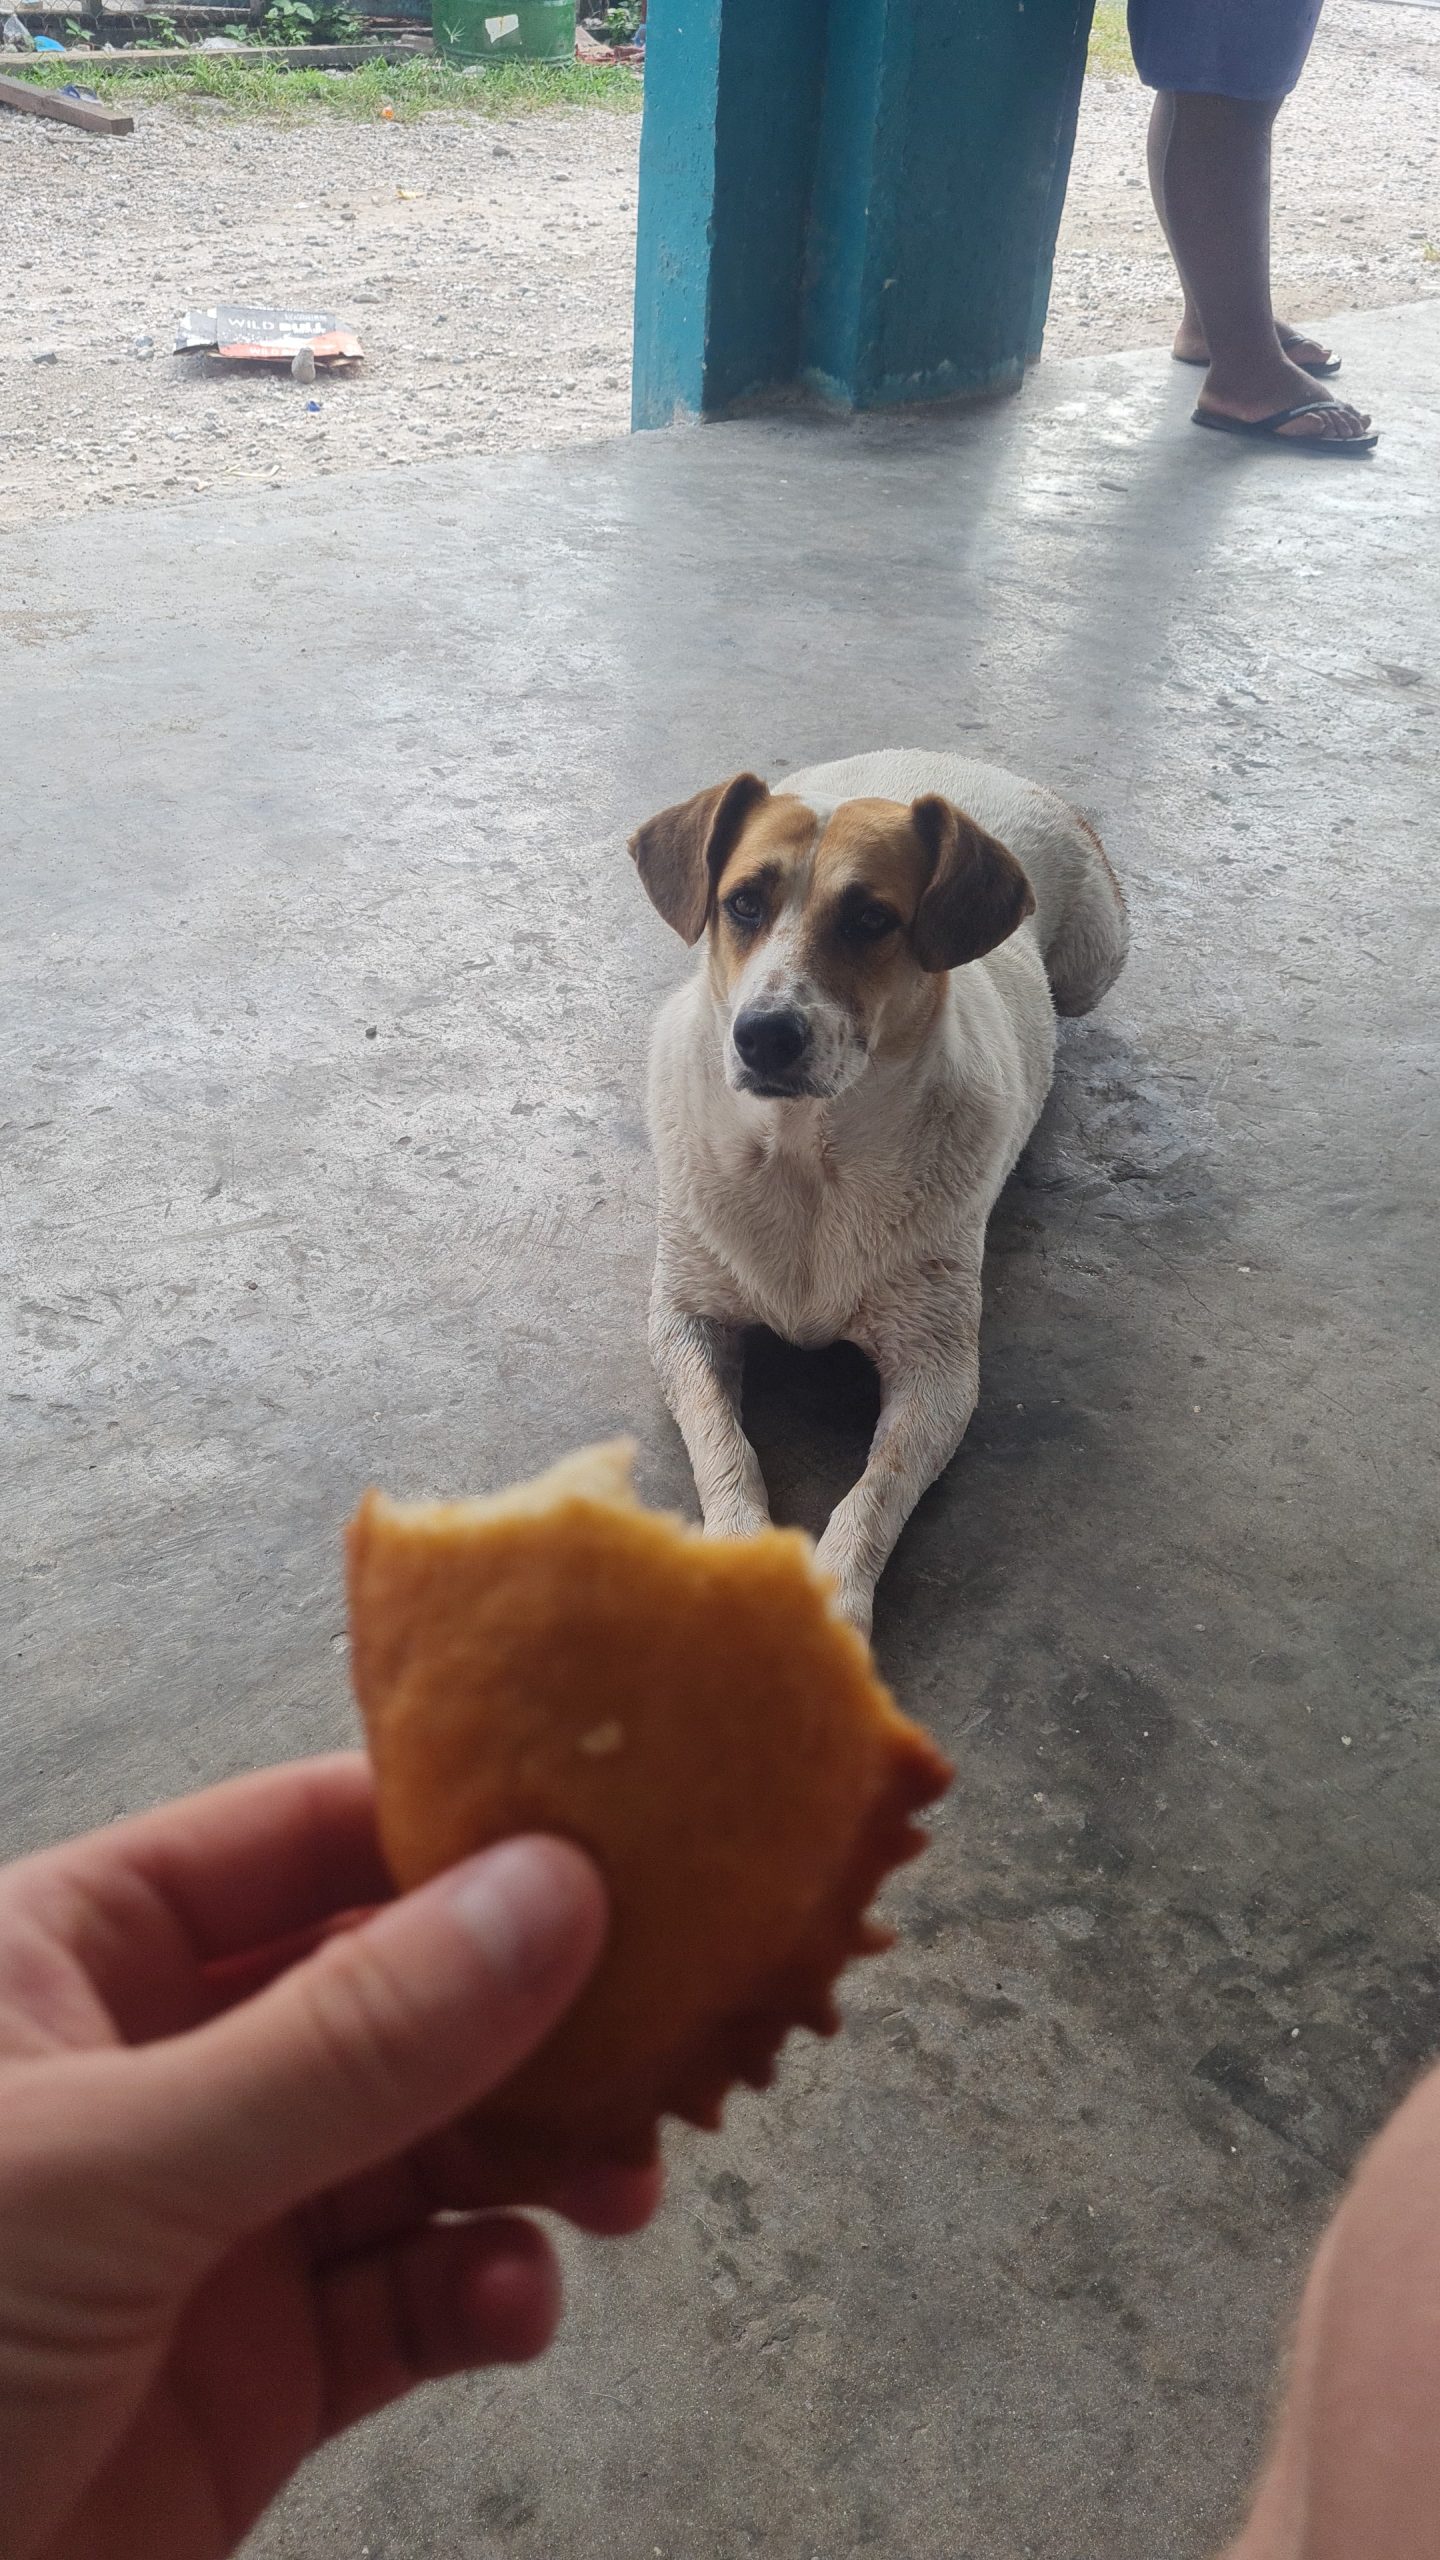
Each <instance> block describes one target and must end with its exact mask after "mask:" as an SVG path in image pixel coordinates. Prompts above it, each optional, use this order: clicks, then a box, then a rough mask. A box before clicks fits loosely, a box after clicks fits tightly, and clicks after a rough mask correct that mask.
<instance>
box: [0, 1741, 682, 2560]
mask: <svg viewBox="0 0 1440 2560" xmlns="http://www.w3.org/2000/svg"><path fill="white" fill-rule="evenodd" d="M377 1905H382V1906H383V1907H382V1908H378V1909H377V1908H375V1906H377ZM604 1932H605V1904H604V1895H603V1890H602V1887H601V1884H600V1880H599V1878H598V1876H597V1875H596V1873H595V1870H594V1868H593V1867H592V1866H591V1864H590V1863H589V1861H588V1860H587V1859H586V1858H585V1857H583V1856H582V1854H581V1853H580V1851H579V1850H577V1849H575V1848H573V1847H571V1846H570V1845H569V1844H568V1843H567V1842H564V1841H559V1840H525V1841H507V1842H505V1843H503V1844H502V1845H501V1846H499V1847H497V1848H494V1849H491V1850H488V1851H486V1852H485V1853H484V1855H482V1856H481V1857H478V1858H473V1859H469V1860H467V1861H466V1862H465V1863H464V1864H463V1865H461V1866H459V1867H456V1868H453V1869H452V1870H451V1871H450V1872H449V1873H448V1874H446V1875H444V1876H441V1877H438V1878H437V1879H436V1880H435V1881H434V1882H433V1883H432V1884H429V1885H426V1886H423V1887H422V1888H421V1889H420V1891H418V1892H416V1893H411V1894H407V1895H405V1896H404V1897H403V1898H401V1899H400V1900H398V1901H397V1900H393V1899H392V1898H391V1890H390V1886H389V1884H388V1882H387V1880H386V1877H385V1872H384V1868H383V1865H382V1863H381V1859H380V1853H379V1849H378V1847H377V1845H376V1838H375V1827H374V1812H373V1799H372V1789H371V1780H370V1773H369V1770H368V1767H367V1765H366V1763H365V1762H364V1761H363V1760H362V1759H360V1758H359V1757H358V1756H346V1757H338V1758H335V1759H328V1760H312V1761H301V1762H299V1763H296V1764H293V1765H292V1766H290V1767H287V1768H280V1769H271V1770H267V1771H265V1772H264V1773H262V1774H261V1775H259V1776H257V1777H253V1778H241V1779H238V1780H237V1781H235V1782H234V1783H233V1784H231V1785H229V1786H223V1787H217V1788H215V1789H213V1790H212V1791H210V1792H209V1793H207V1794H205V1795H199V1796H192V1797H189V1798H187V1799H186V1800H184V1801H182V1802H180V1803H177V1804H173V1805H168V1806H166V1807H164V1808H162V1809H161V1810H160V1811H158V1812H156V1813H153V1814H148V1815H145V1816H143V1817H141V1818H140V1819H139V1820H137V1821H133V1822H126V1823H121V1824H117V1825H115V1827H114V1828H113V1829H111V1830H108V1831H101V1832H94V1833H91V1834H90V1835H89V1836H88V1837H87V1838H85V1839H82V1840H77V1841H74V1842H71V1843H70V1844H68V1845H67V1846H65V1847H63V1848H59V1849H55V1850H50V1851H47V1852H44V1853H42V1854H41V1855H40V1856H38V1857H33V1858H28V1859H25V1860H23V1861H22V1862H21V1863H19V1864H18V1865H16V1866H13V1867H11V1868H9V1869H8V1870H5V1871H4V1872H0V2481H3V2483H4V2504H3V2509H0V2560H130V2555H132V2554H134V2555H136V2560H138V2555H140V2554H142V2553H143V2554H144V2560H219V2555H220V2554H222V2553H225V2552H228V2551H230V2550H232V2549H233V2548H234V2546H235V2544H236V2543H237V2542H238V2541H239V2540H240V2539H241V2537H242V2536H243V2534H244V2533H245V2532H246V2530H247V2529H248V2527H249V2526H250V2525H251V2524H252V2523H253V2522H254V2520H255V2518H256V2517H257V2516H258V2515H259V2514H260V2512H261V2510H262V2509H263V2508H264V2507H265V2506H266V2505H267V2504H268V2502H269V2500H270V2499H271V2498H272V2497H273V2496H274V2494H275V2492H276V2491H277V2490H278V2489H279V2488H280V2486H281V2485H282V2483H283V2482H284V2481H285V2480H286V2479H288V2477H289V2475H290V2473H291V2472H292V2471H293V2470H294V2469H295V2467H296V2465H297V2464H298V2463H299V2462H300V2461H302V2460H303V2458H304V2456H305V2455H306V2454H308V2453H309V2452H311V2451H312V2450H313V2448H314V2447H315V2446H316V2445H318V2444H320V2443H322V2442H323V2441H324V2439H325V2438H326V2437H327V2436H330V2435H333V2434H335V2433H336V2432H338V2430H339V2429H341V2428H343V2427H347V2426H349V2425H351V2424H352V2422H353V2421H354V2420H355V2419H357V2418H361V2417H364V2416H365V2415H366V2414H367V2412H369V2411H371V2410H373V2409H378V2408H380V2407H382V2406H383V2405H384V2403H385V2402H386V2401H389V2400H393V2399H397V2398H399V2397H400V2396H401V2394H403V2393H404V2392H406V2391H408V2390H410V2389H411V2388H412V2386H413V2385H414V2384H416V2383H417V2382H422V2381H427V2380H431V2379H433V2378H435V2377H437V2376H439V2375H442V2374H447V2373H456V2372H459V2371H462V2370H463V2369H464V2368H466V2367H468V2366H472V2365H483V2364H492V2363H510V2362H519V2361H521V2360H523V2359H524V2358H526V2357H529V2356H534V2355H537V2354H538V2353H539V2352H540V2350H541V2349H542V2348H543V2347H544V2346H545V2345H546V2343H547V2341H548V2339H549V2338H550V2335H551V2333H552V2331H553V2329H554V2327H555V2323H556V2320H557V2318H558V2316H559V2279H558V2272H557V2268H556V2264H555V2259H554V2255H553V2252H552V2250H551V2248H550V2245H549V2242H548V2241H547V2240H546V2238H545V2236H544V2234H543V2233H542V2232H541V2231H540V2229H539V2228H538V2227H537V2226H536V2224H534V2223H533V2222H530V2221H527V2220H526V2219H525V2218H524V2217H523V2216H521V2215H516V2214H513V2213H503V2214H501V2213H493V2212H491V2213H487V2212H486V2211H485V2210H484V2208H485V2205H486V2201H487V2183H486V2166H485V2160H484V2155H483V2151H482V2150H481V2149H480V2147H479V2146H478V2144H477V2142H476V2141H475V2140H474V2138H473V2137H471V2136H470V2135H468V2134H463V2133H461V2132H460V2131H459V2130H458V2129H457V2126H456V2119H457V2118H458V2117H460V2116H461V2115H462V2114H463V2113H464V2111H465V2110H466V2109H467V2108H468V2107H470V2106H472V2105H473V2104H474V2102H475V2101H476V2100H477V2099H479V2098H480V2097H482V2096H483V2095H484V2094H485V2092H486V2091H487V2090H489V2089H491V2088H493V2087H495V2086H496V2084H497V2083H498V2082H500V2081H502V2080H504V2079H505V2078H506V2077H507V2075H508V2074H509V2073H510V2072H511V2071H513V2070H514V2069H515V2068H516V2067H517V2065H518V2064H519V2063H520V2062H522V2061H523V2060H524V2058H525V2057H526V2055H527V2054H529V2053H530V2052H531V2051H532V2049H533V2048H534V2047H535V2046H536V2045H538V2044H539V2043H540V2041H541V2040H542V2038H543V2037H544V2036H545V2034H546V2033H547V2032H548V2030H549V2028H550V2027H551V2026H552V2025H553V2024H554V2023H555V2021H556V2020H557V2019H558V2018H559V2017H560V2015H561V2014H562V2012H563V2011H564V2010H565V2009H566V2008H567V2007H568V2006H569V2004H570V2002H571V2001H572V2000H573V1999H574V1997H575V1995H576V1993H577V1992H578V1991H579V1989H580V1988H581V1985H582V1984H583V1982H584V1981H585V1979H586V1977H587V1975H588V1974H589V1972H590V1970H591V1967H592V1966H593V1964H594V1962H595V1960H596V1957H597V1955H598V1953H599V1950H600V1945H601V1942H602V1939H603V1936H604ZM657 2193H658V2179H657V2178H656V2177H654V2176H652V2175H651V2174H650V2173H649V2172H644V2171H637V2172H622V2171H619V2170H608V2171H603V2172H602V2171H596V2172H595V2173H594V2174H593V2175H592V2176H590V2177H589V2178H588V2179H586V2180H583V2181H580V2182H574V2183H572V2184H571V2185H570V2186H569V2187H568V2188H567V2189H566V2190H565V2191H564V2192H563V2193H559V2194H550V2195H540V2194H537V2195H536V2197H535V2198H534V2199H533V2201H534V2202H535V2203H537V2204H547V2205H551V2206H553V2207H554V2208H555V2209H556V2210H557V2211H560V2212H562V2213H564V2214H566V2215H568V2217H569V2218H570V2219H571V2220H572V2221H574V2222H576V2223H578V2224H579V2225H580V2226H581V2228H582V2229H585V2230H589V2231H594V2232H621V2231H630V2230H635V2229H638V2227H639V2226H640V2224H641V2223H642V2222H644V2221H645V2220H646V2219H647V2217H648V2215H649V2213H650V2212H651V2210H652V2209H653V2207H654V2204H655V2201H656V2196H657ZM440 2216H444V2217H445V2218H444V2219H438V2218H437V2217H440ZM462 2217H463V2218H462Z"/></svg>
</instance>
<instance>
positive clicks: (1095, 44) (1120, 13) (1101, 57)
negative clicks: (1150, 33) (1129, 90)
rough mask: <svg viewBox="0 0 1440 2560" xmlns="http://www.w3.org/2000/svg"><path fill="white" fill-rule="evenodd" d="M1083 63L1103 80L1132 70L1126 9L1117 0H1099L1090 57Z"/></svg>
mask: <svg viewBox="0 0 1440 2560" xmlns="http://www.w3.org/2000/svg"><path fill="white" fill-rule="evenodd" d="M1085 67H1086V69H1087V71H1090V72H1098V73H1099V75H1100V77H1101V78H1102V79H1103V80H1116V79H1119V78H1120V77H1121V76H1122V75H1123V74H1124V73H1126V72H1128V71H1131V70H1133V68H1134V64H1133V63H1132V61H1131V58H1130V38H1129V35H1128V33H1127V31H1126V26H1125V11H1124V9H1123V7H1121V6H1120V5H1119V0H1100V5H1099V7H1098V8H1097V9H1096V12H1095V19H1094V24H1093V25H1092V27H1091V29H1090V58H1089V61H1088V62H1087V63H1086V66H1085Z"/></svg>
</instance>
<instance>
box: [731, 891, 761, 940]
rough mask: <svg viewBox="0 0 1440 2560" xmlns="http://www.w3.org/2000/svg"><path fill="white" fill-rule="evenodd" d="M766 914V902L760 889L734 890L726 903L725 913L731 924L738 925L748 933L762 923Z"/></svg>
mask: <svg viewBox="0 0 1440 2560" xmlns="http://www.w3.org/2000/svg"><path fill="white" fill-rule="evenodd" d="M764 912H765V907H764V902H763V900H762V899H761V896H760V892H759V890H758V889H735V890H732V892H731V894H730V896H729V897H728V898H727V899H726V901H725V913H726V914H727V916H728V917H729V918H730V921H731V923H732V924H738V925H739V926H740V927H741V929H742V931H744V932H747V933H748V932H749V931H750V930H751V928H752V927H753V926H755V925H757V924H758V923H759V922H760V919H761V917H762V916H763V914H764Z"/></svg>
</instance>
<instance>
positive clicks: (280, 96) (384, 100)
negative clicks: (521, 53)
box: [5, 53, 643, 124]
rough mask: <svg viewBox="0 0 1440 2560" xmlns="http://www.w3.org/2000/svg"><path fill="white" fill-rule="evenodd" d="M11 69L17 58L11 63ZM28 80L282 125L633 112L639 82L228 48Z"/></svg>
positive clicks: (97, 60)
mask: <svg viewBox="0 0 1440 2560" xmlns="http://www.w3.org/2000/svg"><path fill="white" fill-rule="evenodd" d="M5 67H6V70H7V72H8V71H9V69H10V64H9V62H8V60H7V62H6V66H5ZM22 76H23V77H26V78H28V79H30V80H33V81H34V83H35V85H36V87H37V88H44V89H59V88H63V86H64V84H65V82H66V81H67V80H78V81H79V82H80V83H81V85H82V87H84V88H86V89H93V90H94V91H95V94H96V96H97V97H98V98H101V99H103V101H104V103H105V105H106V106H107V107H108V106H125V107H130V108H137V109H138V108H143V107H145V106H146V105H147V104H148V105H152V106H153V105H155V104H157V103H158V102H159V101H160V100H162V99H163V100H166V101H170V100H174V101H175V102H176V103H178V104H180V105H182V106H183V104H184V103H185V101H186V99H194V98H216V99H219V100H220V102H221V104H222V105H224V106H227V107H229V108H230V110H231V112H232V114H235V115H238V116H258V117H263V118H265V119H266V120H267V121H269V122H271V123H275V124H299V123H302V122H304V121H306V120H307V119H313V118H316V117H321V116H343V117H348V118H349V119H350V121H351V122H352V123H362V124H363V123H373V122H375V121H376V120H377V119H378V118H379V116H380V113H381V110H382V108H384V107H387V106H388V107H393V108H394V110H395V118H396V122H397V123H405V124H409V123H413V122H414V120H415V119H416V117H418V116H425V115H433V114H434V113H435V112H436V111H437V109H448V110H449V111H451V112H452V113H453V112H454V111H455V110H457V109H458V110H459V111H460V112H462V113H464V114H468V115H477V116H523V115H534V114H536V113H537V112H538V111H539V110H541V109H542V108H546V107H608V108H611V109H614V110H617V111H619V112H620V113H622V114H632V115H633V114H635V113H636V112H637V111H638V109H639V107H640V105H641V102H642V96H643V92H642V89H641V84H640V82H639V81H638V80H637V79H636V78H635V75H634V73H633V72H631V71H628V70H627V69H626V68H625V66H624V64H623V63H598V64H594V65H589V64H583V63H579V62H576V63H557V64H555V65H554V66H550V65H547V64H544V63H538V62H497V63H492V64H491V65H490V66H489V67H488V68H487V69H486V70H483V71H460V70H457V69H456V68H455V66H454V65H453V64H452V63H449V62H439V61H437V60H436V59H435V58H434V57H433V56H432V55H428V54H427V55H424V56H422V57H421V58H419V59H418V60H416V61H414V62H363V63H361V64H360V65H359V67H358V69H356V70H354V71H341V72H333V71H283V70H281V69H280V67H279V66H278V65H277V64H273V63H263V64H257V65H255V66H254V67H253V68H252V67H251V66H250V65H248V64H245V63H236V62H227V61H226V59H225V56H224V55H223V53H217V54H212V55H211V56H210V57H209V58H208V60H206V61H204V62H177V63H176V65H175V68H174V70H173V71H169V70H156V71H130V72H127V71H126V70H125V69H124V67H123V64H121V63H120V62H119V61H118V59H117V57H115V56H113V55H111V56H107V55H104V54H96V55H95V56H94V57H93V58H92V60H91V61H89V62H87V63H84V64H77V63H58V62H57V63H51V64H49V65H46V66H41V65H39V64H35V65H28V64H27V66H26V70H25V72H24V74H23V75H22Z"/></svg>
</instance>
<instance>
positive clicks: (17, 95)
mask: <svg viewBox="0 0 1440 2560" xmlns="http://www.w3.org/2000/svg"><path fill="white" fill-rule="evenodd" d="M81 58H82V59H83V57H81ZM50 59H51V61H52V62H54V61H55V60H56V59H57V57H56V55H54V54H53V53H52V54H51V56H50ZM0 107H18V109H19V111H20V113H21V115H22V116H49V117H50V118H51V120H52V121H53V122H54V123H55V124H78V125H79V127H80V130H81V132H82V133H112V134H118V133H133V132H134V130H135V119H134V117H133V116H126V115H121V114H120V113H119V111H118V109H116V108H114V107H101V106H96V105H94V104H93V103H92V101H91V100H90V99H89V98H62V97H61V95H60V92H59V90H58V89H37V88H36V86H35V84H34V82H33V81H31V80H5V79H0Z"/></svg>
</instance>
